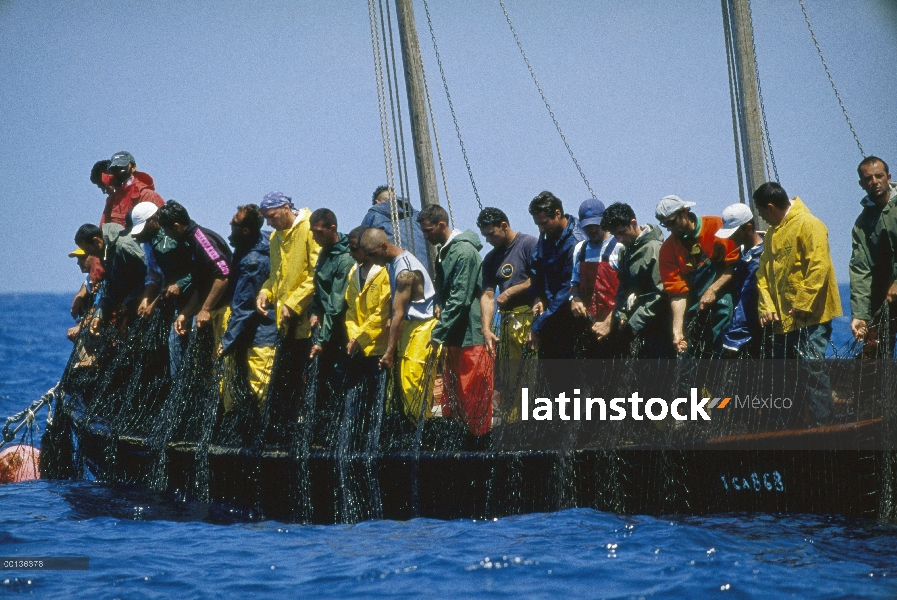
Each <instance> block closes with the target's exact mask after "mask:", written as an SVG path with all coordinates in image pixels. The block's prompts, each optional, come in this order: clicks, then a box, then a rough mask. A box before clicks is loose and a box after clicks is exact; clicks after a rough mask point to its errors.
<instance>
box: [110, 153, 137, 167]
mask: <svg viewBox="0 0 897 600" xmlns="http://www.w3.org/2000/svg"><path fill="white" fill-rule="evenodd" d="M131 163H134V164H135V165H136V164H137V161H135V160H134V156H133V155H132V154H131V153H130V152H124V151H122V152H116V153H115V154H113V155H112V159H111V160H110V161H109V168H110V169H111V168H112V167H127V166H128V165H129V164H131Z"/></svg>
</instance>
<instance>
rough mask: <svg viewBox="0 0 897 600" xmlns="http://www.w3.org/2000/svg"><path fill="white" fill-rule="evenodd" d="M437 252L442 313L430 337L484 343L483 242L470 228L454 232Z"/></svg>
mask: <svg viewBox="0 0 897 600" xmlns="http://www.w3.org/2000/svg"><path fill="white" fill-rule="evenodd" d="M453 236H454V237H451V238H450V239H449V241H448V243H447V244H445V245H444V246H442V247H441V248H439V252H438V253H437V255H436V281H435V282H434V283H435V287H436V304H437V306H439V309H440V314H439V319H438V320H437V322H436V325H435V326H434V327H433V333H432V334H431V336H430V338H431V339H432V340H433V341H435V342H438V343H440V344H445V345H446V346H453V347H463V348H467V347H470V346H479V345H481V344H483V343H484V342H483V330H482V326H481V324H480V294H481V293H482V290H481V289H480V281H481V276H480V269H481V265H482V262H483V259H482V258H480V249H481V248H482V247H483V244H481V243H480V238H479V237H477V234H476V233H474V232H473V231H471V230H469V229H468V230H467V231H465V232H463V233H457V234H455V233H453Z"/></svg>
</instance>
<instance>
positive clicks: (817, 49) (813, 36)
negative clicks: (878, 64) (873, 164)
mask: <svg viewBox="0 0 897 600" xmlns="http://www.w3.org/2000/svg"><path fill="white" fill-rule="evenodd" d="M797 1H798V2H799V3H800V9H801V10H802V11H803V13H804V21H806V22H807V29H809V30H810V36H812V38H813V43H814V44H816V52H818V53H819V60H821V61H822V66H823V67H824V68H825V74H826V75H828V81H829V83H831V84H832V90H833V91H834V92H835V98H837V99H838V104H840V105H841V112H843V113H844V118H845V119H846V120H847V126H848V127H850V133H852V134H853V139H854V141H855V142H856V143H857V148H859V149H860V154H862V155H863V158H866V152H865V151H864V150H863V145H862V144H861V143H860V138H859V136H858V135H857V132H856V130H855V129H854V128H853V123H852V122H851V121H850V116H849V115H848V114H847V108H846V107H845V106H844V102H843V101H842V100H841V94H839V93H838V88H837V87H835V80H834V78H833V77H832V72H831V71H830V70H829V68H828V64H827V63H826V62H825V57H824V56H823V55H822V48H821V47H820V46H819V40H817V39H816V33H815V32H814V31H813V26H812V25H811V24H810V15H808V14H807V7H806V6H804V0H797Z"/></svg>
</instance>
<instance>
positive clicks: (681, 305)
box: [670, 296, 688, 354]
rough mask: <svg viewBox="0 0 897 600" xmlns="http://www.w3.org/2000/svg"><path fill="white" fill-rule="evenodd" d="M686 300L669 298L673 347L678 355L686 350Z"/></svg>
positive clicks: (684, 298) (679, 297)
mask: <svg viewBox="0 0 897 600" xmlns="http://www.w3.org/2000/svg"><path fill="white" fill-rule="evenodd" d="M687 301H688V299H687V297H686V296H671V297H670V308H672V309H673V345H674V346H676V351H677V352H679V353H680V354H681V353H682V352H685V349H686V348H688V342H687V341H686V340H685V305H686V303H687Z"/></svg>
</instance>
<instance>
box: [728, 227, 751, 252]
mask: <svg viewBox="0 0 897 600" xmlns="http://www.w3.org/2000/svg"><path fill="white" fill-rule="evenodd" d="M748 227H752V225H750V224H749V223H745V224H744V225H742V226H740V227H739V228H738V229H736V230H735V231H733V232H732V235H730V236H729V239H730V240H732V243H733V244H735V245H736V246H743V247H745V248H746V249H750V248H751V242H752V241H753V240H752V239H751V237H752V236H751V235H750V233H751V232H749V231H748ZM751 231H753V229H751Z"/></svg>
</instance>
